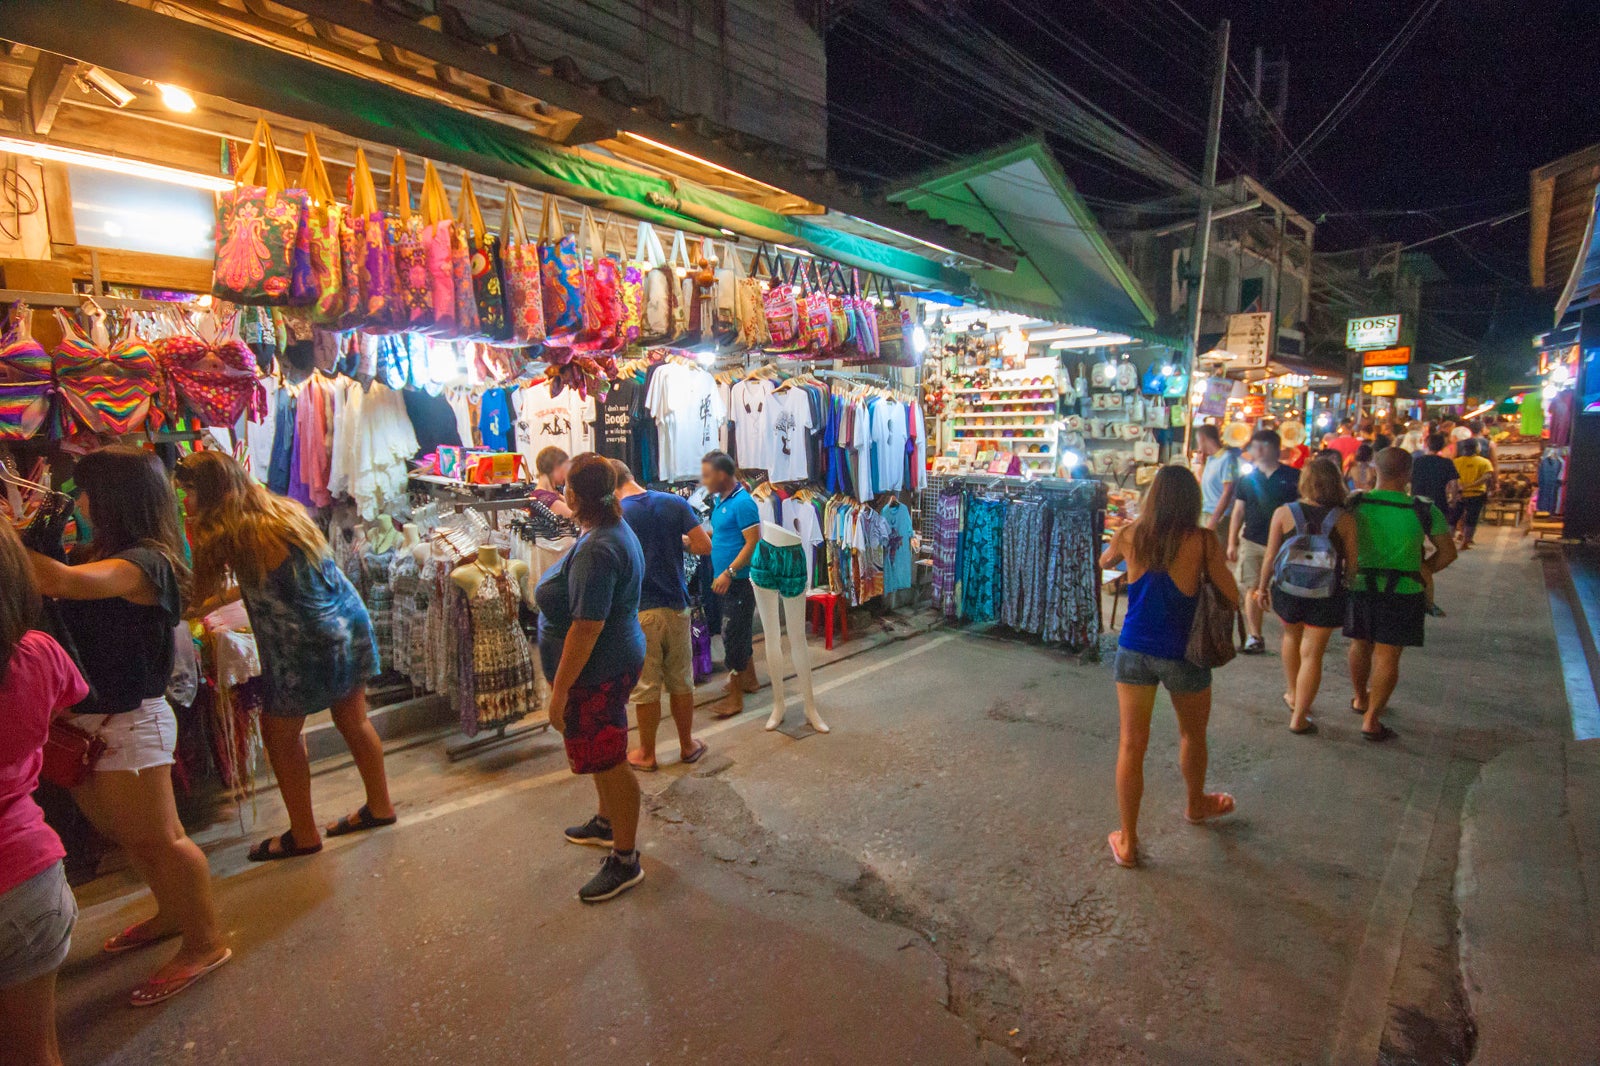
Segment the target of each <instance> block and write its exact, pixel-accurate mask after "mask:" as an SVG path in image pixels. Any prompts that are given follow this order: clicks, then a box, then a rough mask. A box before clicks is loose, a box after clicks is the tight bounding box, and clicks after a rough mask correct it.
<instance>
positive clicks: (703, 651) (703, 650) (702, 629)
mask: <svg viewBox="0 0 1600 1066" xmlns="http://www.w3.org/2000/svg"><path fill="white" fill-rule="evenodd" d="M689 646H690V647H691V648H692V649H693V650H694V681H695V684H697V685H698V684H699V683H700V682H702V681H704V680H705V679H706V678H708V677H710V676H711V675H712V674H714V673H716V670H715V669H714V668H713V667H712V665H711V627H710V626H709V625H707V624H706V616H705V613H704V612H703V611H701V610H700V608H698V607H696V608H695V609H694V610H693V611H692V612H691V613H690V615H689Z"/></svg>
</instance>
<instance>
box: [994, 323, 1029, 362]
mask: <svg viewBox="0 0 1600 1066" xmlns="http://www.w3.org/2000/svg"><path fill="white" fill-rule="evenodd" d="M1000 354H1001V355H1008V356H1011V357H1012V358H1021V357H1022V356H1025V355H1027V354H1028V335H1027V334H1026V333H1024V332H1022V331H1021V330H1020V329H1018V328H1017V327H1016V326H1012V327H1011V328H1010V329H1008V330H1006V332H1005V333H1004V334H1003V335H1002V336H1001V338H1000Z"/></svg>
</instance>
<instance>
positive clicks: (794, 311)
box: [761, 255, 800, 351]
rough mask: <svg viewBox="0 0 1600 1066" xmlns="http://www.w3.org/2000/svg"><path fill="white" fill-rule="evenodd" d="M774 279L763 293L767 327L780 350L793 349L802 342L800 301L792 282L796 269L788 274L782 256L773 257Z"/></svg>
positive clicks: (776, 347)
mask: <svg viewBox="0 0 1600 1066" xmlns="http://www.w3.org/2000/svg"><path fill="white" fill-rule="evenodd" d="M770 262H771V269H772V282H771V284H770V285H768V286H767V290H766V292H765V294H763V296H762V304H761V305H762V310H763V312H764V313H765V314H766V318H767V329H768V333H769V335H770V337H771V340H772V347H773V348H774V349H776V350H778V351H794V350H795V349H796V348H798V347H799V346H800V303H799V299H798V293H797V292H796V289H795V286H794V283H793V277H794V275H793V273H791V274H790V275H789V276H787V277H785V275H784V272H783V258H782V257H781V256H776V255H775V256H773V257H772V258H771V260H770Z"/></svg>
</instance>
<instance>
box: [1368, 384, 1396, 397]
mask: <svg viewBox="0 0 1600 1066" xmlns="http://www.w3.org/2000/svg"><path fill="white" fill-rule="evenodd" d="M1397 384H1398V383H1397V382H1393V381H1374V382H1373V383H1372V384H1371V385H1367V386H1364V387H1365V388H1368V389H1371V390H1372V395H1374V396H1393V395H1394V394H1395V392H1396V386H1397Z"/></svg>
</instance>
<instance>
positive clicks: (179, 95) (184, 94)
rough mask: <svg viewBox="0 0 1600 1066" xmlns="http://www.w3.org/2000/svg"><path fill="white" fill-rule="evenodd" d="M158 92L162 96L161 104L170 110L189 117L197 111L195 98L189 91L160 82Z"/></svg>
mask: <svg viewBox="0 0 1600 1066" xmlns="http://www.w3.org/2000/svg"><path fill="white" fill-rule="evenodd" d="M156 91H157V92H159V93H160V94H161V102H162V103H163V104H165V105H166V106H167V108H168V110H171V111H178V112H181V113H182V114H185V115H187V114H188V113H189V112H191V111H193V110H194V109H195V102H194V97H192V96H190V95H189V93H188V91H187V90H184V89H180V88H178V86H176V85H168V84H167V83H166V82H164V81H158V82H156Z"/></svg>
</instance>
